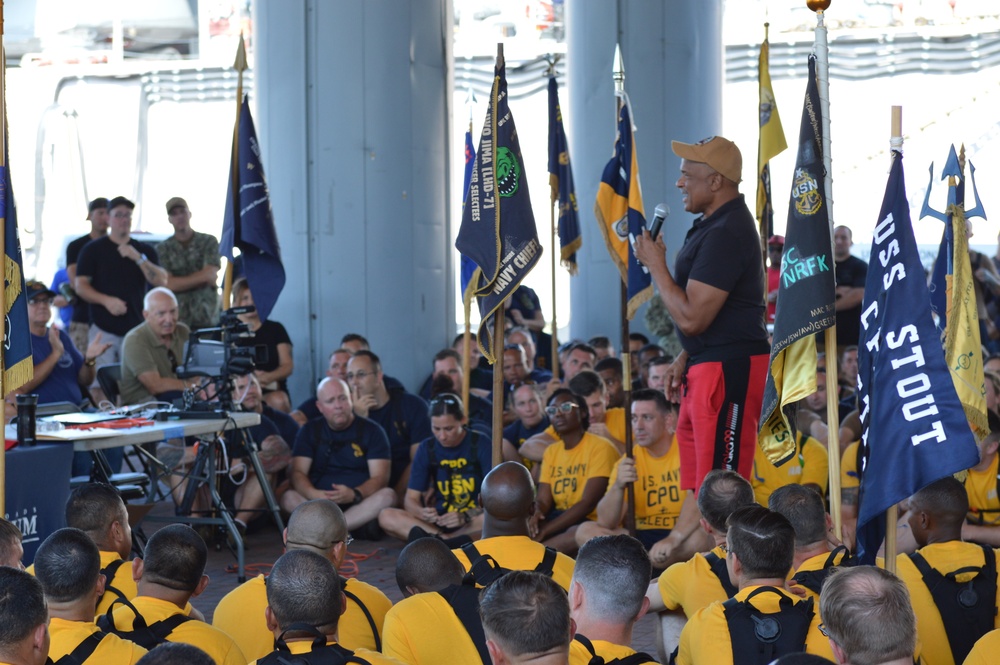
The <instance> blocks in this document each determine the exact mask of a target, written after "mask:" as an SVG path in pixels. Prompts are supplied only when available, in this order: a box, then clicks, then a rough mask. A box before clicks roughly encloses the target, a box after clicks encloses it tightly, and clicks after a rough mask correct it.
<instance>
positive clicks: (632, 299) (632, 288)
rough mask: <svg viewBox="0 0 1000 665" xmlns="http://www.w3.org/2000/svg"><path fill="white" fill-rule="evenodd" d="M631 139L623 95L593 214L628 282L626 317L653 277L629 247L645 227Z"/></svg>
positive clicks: (650, 286)
mask: <svg viewBox="0 0 1000 665" xmlns="http://www.w3.org/2000/svg"><path fill="white" fill-rule="evenodd" d="M633 139H634V136H633V134H632V114H631V111H630V110H629V103H628V98H627V97H623V98H622V104H621V109H620V110H619V111H618V136H617V138H616V139H615V156H614V157H612V158H611V161H610V162H608V164H607V166H605V167H604V175H602V176H601V184H600V185H599V186H598V188H597V203H595V204H594V213H595V214H596V215H597V225H598V226H599V227H600V229H601V234H602V235H603V236H604V242H605V243H607V245H608V251H609V252H610V253H611V260H612V261H614V262H615V265H617V266H618V271H619V272H620V273H621V276H622V280H623V281H624V282H625V283H626V284H627V285H628V308H627V316H628V318H629V319H631V318H632V317H633V316H635V313H636V311H637V310H638V309H639V307H640V306H641V305H642V304H643V303H644V302H646V301H647V300H649V299H650V298H652V297H653V279H652V277H650V275H649V274H648V273H646V272H644V271H643V268H642V266H641V265H640V264H639V262H638V261H637V260H636V258H635V253H634V252H633V249H632V240H633V238H635V237H636V236H639V235H642V230H643V228H644V227H645V226H646V213H645V212H644V211H643V208H642V187H641V186H640V185H639V160H638V158H637V157H636V154H635V142H634V140H633Z"/></svg>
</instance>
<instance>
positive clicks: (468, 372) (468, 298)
mask: <svg viewBox="0 0 1000 665" xmlns="http://www.w3.org/2000/svg"><path fill="white" fill-rule="evenodd" d="M475 99H476V98H475V95H474V94H473V92H472V88H469V94H468V95H466V98H465V104H466V106H468V107H469V134H470V135H471V134H472V105H473V103H474V102H475ZM466 159H468V157H466ZM466 170H468V167H466ZM466 196H468V192H462V198H463V203H462V206H463V207H464V206H465V203H464V199H465V197H466ZM478 271H479V269H478V268H477V269H476V271H475V272H473V273H472V279H470V280H469V283H468V285H467V286H466V288H465V292H464V293H462V306H463V308H464V309H465V329H464V330H463V331H462V404H464V405H465V408H466V409H468V408H469V390H470V388H471V385H472V291H473V289H474V288H475V284H476V283H477V282H478V281H479V279H478V274H477V273H478ZM502 362H503V361H502V360H501V363H502ZM502 366H503V365H502V364H501V367H502Z"/></svg>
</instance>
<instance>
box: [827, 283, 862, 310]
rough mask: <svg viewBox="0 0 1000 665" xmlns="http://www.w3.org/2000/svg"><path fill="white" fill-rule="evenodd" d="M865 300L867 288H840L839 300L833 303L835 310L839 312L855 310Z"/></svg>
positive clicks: (838, 292)
mask: <svg viewBox="0 0 1000 665" xmlns="http://www.w3.org/2000/svg"><path fill="white" fill-rule="evenodd" d="M864 299H865V287H863V286H838V287H837V299H836V300H835V301H834V303H833V309H834V310H835V311H837V312H839V311H841V310H844V309H853V308H855V307H858V306H860V305H861V301H862V300H864Z"/></svg>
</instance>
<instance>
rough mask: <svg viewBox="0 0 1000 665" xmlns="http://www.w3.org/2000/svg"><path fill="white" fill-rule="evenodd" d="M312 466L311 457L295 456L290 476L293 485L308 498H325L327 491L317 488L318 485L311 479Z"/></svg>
mask: <svg viewBox="0 0 1000 665" xmlns="http://www.w3.org/2000/svg"><path fill="white" fill-rule="evenodd" d="M311 468H312V458H311V457H301V456H300V457H293V458H292V472H291V476H290V480H291V483H292V487H293V488H294V489H295V491H296V492H298V493H299V494H301V495H302V496H304V497H305V498H307V499H325V498H326V493H325V492H323V491H322V490H319V489H316V486H315V485H313V484H312V481H311V480H309V469H311Z"/></svg>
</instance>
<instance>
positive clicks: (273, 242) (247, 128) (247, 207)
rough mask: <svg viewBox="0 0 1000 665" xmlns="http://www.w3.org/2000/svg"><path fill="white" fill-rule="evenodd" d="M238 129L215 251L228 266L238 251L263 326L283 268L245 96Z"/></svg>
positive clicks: (280, 284) (281, 284)
mask: <svg viewBox="0 0 1000 665" xmlns="http://www.w3.org/2000/svg"><path fill="white" fill-rule="evenodd" d="M238 124H239V127H238V128H237V136H235V137H234V140H235V141H237V143H236V145H235V146H234V149H233V161H232V163H231V165H230V167H229V168H230V172H229V175H230V177H229V191H228V192H227V193H226V213H225V215H226V216H225V220H224V222H223V224H222V238H221V240H220V242H219V251H220V253H221V254H222V256H225V257H226V258H227V259H229V260H230V261H232V260H233V248H234V247H238V248H239V250H240V253H241V257H242V259H243V274H244V275H246V278H247V283H248V285H249V286H250V292H251V293H252V294H253V301H254V305H255V306H256V307H257V314H258V316H260V320H261V321H266V320H267V318H268V317H269V316H270V315H271V310H272V309H274V304H275V303H276V302H277V301H278V296H279V295H280V294H281V290H282V289H283V288H284V286H285V268H284V266H283V265H282V263H281V248H280V247H279V245H278V234H277V232H276V231H275V230H274V217H273V216H272V215H271V198H270V196H269V194H268V191H267V182H266V181H265V180H264V167H263V165H262V163H261V158H260V144H259V143H258V142H257V131H256V130H255V129H254V126H253V118H252V117H251V116H250V105H249V103H248V102H247V97H246V95H244V96H243V104H242V107H241V109H240V114H239V120H238ZM234 190H235V191H234Z"/></svg>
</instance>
